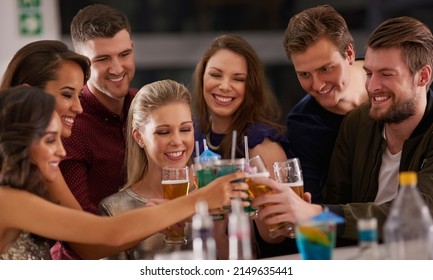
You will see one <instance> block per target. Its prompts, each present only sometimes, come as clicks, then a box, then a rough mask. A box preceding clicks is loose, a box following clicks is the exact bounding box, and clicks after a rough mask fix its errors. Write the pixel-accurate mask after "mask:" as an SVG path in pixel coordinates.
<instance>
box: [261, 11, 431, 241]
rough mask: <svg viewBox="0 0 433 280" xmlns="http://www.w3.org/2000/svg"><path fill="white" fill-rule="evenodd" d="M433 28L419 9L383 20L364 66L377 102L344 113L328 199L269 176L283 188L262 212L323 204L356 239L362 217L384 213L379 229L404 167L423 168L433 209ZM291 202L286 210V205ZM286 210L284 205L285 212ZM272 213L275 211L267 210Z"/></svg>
mask: <svg viewBox="0 0 433 280" xmlns="http://www.w3.org/2000/svg"><path fill="white" fill-rule="evenodd" d="M432 65H433V35H432V33H431V31H430V30H429V28H428V27H427V26H426V25H425V24H423V23H421V22H420V21H418V20H416V19H414V18H411V17H398V18H394V19H390V20H387V21H385V22H383V23H382V24H381V25H379V26H378V27H377V28H376V29H375V30H374V31H373V33H372V34H371V35H370V38H369V40H368V43H367V51H366V55H365V64H364V70H365V72H366V74H367V81H366V84H365V87H366V89H367V91H368V96H369V102H368V103H367V104H365V105H361V106H360V107H359V108H357V109H355V110H353V111H352V112H350V113H349V114H348V115H347V116H346V117H345V119H344V120H343V122H342V124H341V127H340V131H339V134H338V137H337V140H336V143H335V148H334V151H333V154H332V157H331V162H330V167H329V168H330V169H329V174H328V179H327V182H326V185H325V197H324V201H325V204H324V205H317V204H308V203H306V202H305V201H303V200H302V199H299V198H298V197H297V195H296V194H295V193H294V192H293V191H290V190H285V189H284V188H282V187H280V186H278V185H275V183H273V182H262V183H265V184H268V185H270V186H271V187H273V188H274V189H276V190H278V191H280V193H278V194H274V195H268V196H263V197H260V198H258V199H256V201H255V202H254V204H253V206H254V207H260V206H261V205H266V203H275V204H276V205H277V206H275V207H273V209H276V208H278V211H279V214H277V215H276V216H273V217H272V216H271V215H272V214H275V212H274V210H273V209H272V208H270V207H269V208H268V209H267V207H265V209H262V210H260V218H264V219H267V222H268V223H273V222H276V221H278V222H281V221H288V222H292V223H293V222H298V221H301V220H304V219H308V218H311V217H312V216H314V215H317V214H319V213H320V212H322V211H323V209H324V206H326V207H327V208H328V209H329V210H330V211H332V212H334V213H336V214H338V215H340V216H342V217H344V219H345V223H344V224H341V225H338V229H337V235H338V237H339V238H340V240H342V239H341V238H343V239H349V240H351V241H352V240H353V241H355V242H356V240H357V234H358V233H357V227H356V222H357V219H359V218H365V217H372V216H373V217H376V218H377V220H378V229H382V228H383V224H384V222H385V220H386V218H387V216H388V213H389V210H390V206H391V204H392V202H393V201H394V199H395V198H396V196H397V192H398V175H399V172H401V171H415V172H417V177H418V184H417V187H418V190H419V191H420V193H421V196H422V197H423V198H424V199H425V202H426V204H427V206H428V207H429V209H430V212H431V213H432V212H433V189H432V187H431V186H432V185H433V176H432V174H433V125H432V123H433V92H432V90H430V85H431V82H432ZM283 208H284V211H283V210H282V209H283ZM281 212H283V213H281ZM267 217H271V218H267Z"/></svg>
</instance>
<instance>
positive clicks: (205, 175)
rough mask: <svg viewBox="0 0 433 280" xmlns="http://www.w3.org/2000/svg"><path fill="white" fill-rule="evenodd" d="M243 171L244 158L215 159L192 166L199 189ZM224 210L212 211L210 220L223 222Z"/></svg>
mask: <svg viewBox="0 0 433 280" xmlns="http://www.w3.org/2000/svg"><path fill="white" fill-rule="evenodd" d="M244 169H245V159H244V158H236V159H218V158H215V159H213V160H209V161H205V162H198V161H196V162H195V164H194V173H195V176H196V180H197V185H198V187H199V188H202V187H204V186H206V185H207V184H209V183H210V182H212V181H213V180H215V179H216V178H218V177H221V176H224V175H228V174H231V173H233V172H236V171H238V170H240V171H244ZM227 210H228V209H227ZM224 212H225V211H224V210H221V211H219V212H217V211H216V210H213V211H212V218H213V220H214V221H218V220H224V218H225V214H224Z"/></svg>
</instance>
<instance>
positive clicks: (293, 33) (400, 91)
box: [0, 4, 433, 259]
mask: <svg viewBox="0 0 433 280" xmlns="http://www.w3.org/2000/svg"><path fill="white" fill-rule="evenodd" d="M131 35H132V32H131V27H130V24H129V22H128V19H127V17H126V16H125V15H124V14H123V13H122V12H120V11H119V10H117V9H114V8H112V7H110V6H107V5H101V4H94V5H90V6H87V7H85V8H83V9H81V10H80V11H79V12H78V13H77V14H76V15H75V17H74V18H73V20H72V23H71V37H72V43H73V47H74V51H72V50H70V49H68V47H67V46H66V45H65V44H64V43H62V42H60V41H54V40H43V41H35V42H32V43H30V44H27V45H26V46H24V47H22V48H21V49H20V50H19V51H18V52H17V53H16V54H15V56H14V57H13V58H12V60H11V61H10V63H9V65H8V67H7V69H6V72H5V73H4V75H3V79H2V82H1V86H0V90H1V91H0V167H1V171H0V259H50V258H52V259H100V258H114V259H152V258H153V257H154V256H155V254H157V253H163V252H171V251H174V250H183V249H185V250H186V249H190V248H191V247H190V246H191V243H187V244H184V245H171V244H166V243H165V242H164V231H165V230H166V228H167V227H169V226H173V225H176V224H182V223H184V222H185V221H187V220H188V219H189V218H190V217H191V215H193V214H194V211H195V204H196V203H197V202H198V201H201V200H204V201H206V202H207V204H208V206H209V209H211V210H212V209H219V208H221V207H223V206H227V205H230V201H231V200H232V199H235V198H241V199H246V198H247V192H245V190H246V189H247V188H248V185H247V184H246V183H245V182H242V180H239V179H242V178H244V177H245V174H244V173H243V172H235V173H233V174H229V175H226V176H222V177H220V178H218V179H216V180H214V181H212V182H211V183H209V184H208V185H207V186H206V187H204V188H199V189H196V190H194V191H192V192H190V193H189V194H188V195H187V196H184V197H181V198H178V199H174V200H171V201H166V200H164V199H163V192H162V187H161V174H162V168H163V167H165V166H170V167H182V166H186V165H189V164H190V163H191V158H193V157H195V156H197V155H196V154H195V151H194V150H195V149H194V148H195V143H196V141H197V142H198V143H199V144H200V149H199V150H203V144H202V143H203V140H206V143H207V146H208V148H209V149H210V150H212V151H214V152H215V153H218V154H220V155H221V156H222V157H223V158H229V157H230V156H232V145H233V144H232V132H233V131H236V132H237V138H236V139H237V142H236V143H235V144H236V145H235V147H236V150H235V156H236V157H239V158H241V157H245V149H244V147H245V143H244V142H243V141H244V139H245V138H244V136H247V139H248V143H247V145H248V154H249V156H250V157H254V156H256V155H260V156H261V157H262V158H263V160H264V162H265V164H266V165H267V166H268V167H272V164H273V163H274V162H277V161H284V160H286V159H288V158H292V157H298V158H299V159H300V162H301V165H302V170H303V176H304V188H305V194H304V196H303V197H299V196H298V195H296V194H295V193H294V192H293V191H292V190H291V189H290V188H287V187H284V186H283V185H281V184H279V183H277V182H276V181H275V180H274V178H273V174H272V173H271V176H270V178H256V179H254V180H255V181H256V182H257V183H263V184H265V185H267V186H269V187H270V188H272V189H273V192H272V193H271V194H267V195H264V196H262V197H259V198H256V199H254V200H253V201H252V206H253V207H254V208H260V211H259V214H258V217H257V218H255V219H251V228H252V233H253V240H254V248H255V257H256V258H264V257H271V256H276V255H281V254H289V253H296V252H297V250H296V244H295V241H294V240H293V239H291V238H289V237H288V236H279V237H276V238H271V237H270V236H269V233H268V230H267V226H268V225H269V224H275V223H279V222H290V223H297V222H298V221H302V220H306V219H309V218H311V217H313V216H315V215H318V214H320V213H321V212H323V211H325V209H327V210H329V211H332V212H334V213H335V214H337V215H339V216H341V217H343V218H344V220H345V222H344V223H342V224H339V225H338V229H337V236H338V241H337V246H344V245H347V244H355V243H356V242H357V229H356V222H357V219H359V218H366V217H375V218H377V220H378V229H379V233H380V234H379V235H380V236H381V229H382V226H383V224H384V222H385V220H386V218H387V215H388V213H389V210H390V206H391V204H392V202H393V200H394V199H395V198H396V196H397V193H398V186H399V185H398V173H399V172H400V171H416V172H417V175H418V188H419V191H420V193H421V195H422V197H423V198H424V199H425V202H426V204H427V205H428V208H429V209H430V211H431V212H433V188H432V186H433V176H432V174H433V141H432V140H433V107H432V106H433V100H432V94H433V92H432V91H431V90H430V85H431V82H432V67H433V35H432V33H431V31H430V30H429V28H428V27H427V26H426V25H425V24H423V23H422V22H420V21H418V20H417V19H415V18H412V17H397V18H392V19H388V20H386V21H384V22H383V23H381V24H380V25H379V26H378V27H377V28H376V29H375V30H374V31H373V32H372V33H371V35H370V36H369V38H368V41H367V44H366V47H365V55H364V56H363V57H362V58H357V57H356V53H355V43H354V40H353V38H352V36H351V34H350V32H349V30H348V27H347V24H346V22H345V20H344V19H343V17H342V16H341V15H340V14H339V13H338V12H337V11H336V10H335V9H334V8H332V7H331V6H329V5H321V6H317V7H313V8H309V9H306V10H304V11H302V12H300V13H298V14H296V15H295V16H293V17H292V18H291V19H290V21H289V23H288V26H287V29H286V31H285V33H284V40H283V41H284V48H285V51H286V53H287V56H288V59H289V60H290V61H291V62H292V64H293V66H294V69H295V71H296V74H297V77H298V80H299V83H300V84H301V86H302V88H303V90H305V92H306V93H307V94H306V95H305V97H304V98H303V99H302V100H301V101H300V102H299V103H298V104H296V105H295V106H294V107H293V108H292V110H291V111H290V113H289V115H288V116H287V119H286V120H287V123H286V125H284V124H282V123H280V119H281V118H280V106H284V104H278V102H277V100H276V98H275V95H274V93H273V92H272V90H271V88H270V86H269V85H268V84H267V81H266V76H265V69H264V66H263V64H262V63H261V61H260V59H259V57H258V55H257V53H256V52H255V50H254V49H253V48H252V47H251V45H250V44H249V43H248V42H247V41H246V40H245V39H243V38H242V37H240V36H238V35H234V34H228V35H222V36H219V37H217V38H215V39H214V41H213V42H212V43H211V45H210V46H209V47H208V48H207V49H206V50H205V52H204V54H203V56H202V57H201V59H200V60H199V62H198V63H197V65H196V67H195V71H194V75H193V86H192V90H191V93H190V91H189V90H188V89H187V88H186V87H185V86H184V85H182V84H180V83H178V82H176V81H173V80H160V81H156V82H153V83H149V84H146V85H144V86H143V87H142V88H141V89H139V90H138V89H134V88H132V87H131V86H130V84H131V82H132V80H133V78H134V74H135V63H134V45H133V40H132V36H131ZM104 216H105V217H104ZM106 216H109V217H106ZM179 226H181V225H179ZM214 237H215V240H216V242H217V248H218V251H217V255H218V258H219V259H227V258H228V237H227V218H225V219H222V220H218V221H215V222H214Z"/></svg>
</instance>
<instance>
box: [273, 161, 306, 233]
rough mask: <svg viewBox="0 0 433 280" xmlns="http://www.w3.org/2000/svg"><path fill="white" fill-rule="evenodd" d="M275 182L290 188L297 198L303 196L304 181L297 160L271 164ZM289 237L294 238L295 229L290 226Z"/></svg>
mask: <svg viewBox="0 0 433 280" xmlns="http://www.w3.org/2000/svg"><path fill="white" fill-rule="evenodd" d="M273 169H274V175H275V180H277V182H279V183H282V184H283V185H284V186H286V187H288V188H291V189H292V190H293V191H294V192H295V193H296V194H297V195H298V196H300V197H301V198H303V196H304V179H303V177H302V168H301V163H300V161H299V158H290V159H288V160H286V161H280V162H274V164H273ZM288 235H289V237H291V238H295V237H296V233H295V228H294V226H293V225H292V226H291V228H290V230H289V233H288Z"/></svg>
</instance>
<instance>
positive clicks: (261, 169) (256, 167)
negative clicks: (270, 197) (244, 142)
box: [244, 155, 271, 217]
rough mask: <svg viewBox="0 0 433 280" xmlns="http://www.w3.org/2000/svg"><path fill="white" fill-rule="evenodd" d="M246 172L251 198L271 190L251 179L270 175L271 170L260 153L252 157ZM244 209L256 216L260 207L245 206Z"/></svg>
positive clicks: (250, 214) (251, 215)
mask: <svg viewBox="0 0 433 280" xmlns="http://www.w3.org/2000/svg"><path fill="white" fill-rule="evenodd" d="M245 173H246V179H245V182H246V183H247V184H248V195H249V197H250V199H254V198H257V197H259V196H262V195H264V194H266V193H268V192H270V191H271V189H270V188H269V187H268V186H265V185H262V184H256V183H254V182H253V181H252V180H251V178H256V177H266V178H268V177H269V171H268V169H267V168H266V164H265V162H264V161H263V159H262V157H261V156H260V155H257V156H254V157H252V158H250V160H249V161H248V164H247V166H246V167H245ZM244 210H245V212H247V213H248V214H249V216H250V217H255V216H257V214H258V209H254V208H252V207H251V206H248V207H245V208H244Z"/></svg>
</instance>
